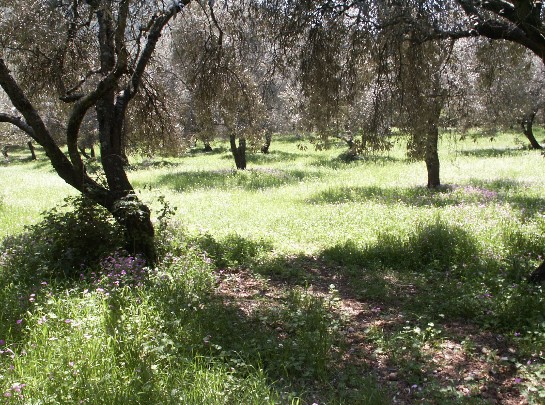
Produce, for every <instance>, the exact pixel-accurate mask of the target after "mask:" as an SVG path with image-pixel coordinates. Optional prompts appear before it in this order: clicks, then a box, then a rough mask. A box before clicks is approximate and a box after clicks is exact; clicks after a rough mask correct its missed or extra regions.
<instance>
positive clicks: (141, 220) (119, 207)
mask: <svg viewBox="0 0 545 405" xmlns="http://www.w3.org/2000/svg"><path fill="white" fill-rule="evenodd" d="M112 214H113V216H114V218H115V219H116V220H117V221H118V222H119V223H120V224H121V225H123V227H124V228H125V240H126V249H127V251H128V252H129V253H130V254H134V255H136V254H140V255H144V257H145V259H146V261H147V262H148V264H153V263H155V261H156V259H157V257H156V251H155V243H154V229H153V224H152V223H151V213H150V209H149V208H148V207H147V206H146V205H145V204H144V203H142V202H141V201H140V200H138V198H137V197H136V196H135V195H134V194H132V195H128V196H126V197H124V198H122V199H120V200H118V201H117V202H116V203H114V206H113V209H112Z"/></svg>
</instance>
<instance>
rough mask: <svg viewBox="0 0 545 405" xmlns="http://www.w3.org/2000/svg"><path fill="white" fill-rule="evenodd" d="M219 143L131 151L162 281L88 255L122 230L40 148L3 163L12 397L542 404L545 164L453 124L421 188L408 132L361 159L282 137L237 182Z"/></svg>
mask: <svg viewBox="0 0 545 405" xmlns="http://www.w3.org/2000/svg"><path fill="white" fill-rule="evenodd" d="M541 137H543V133H539V134H538V139H540V138H541ZM214 146H215V149H214V151H213V152H211V153H203V152H201V151H199V150H197V149H195V150H191V151H189V152H188V153H187V154H185V155H183V156H181V157H176V158H166V157H165V158H162V157H144V156H132V157H131V167H130V169H129V175H130V178H131V181H132V183H133V185H134V186H135V188H136V189H137V190H138V193H139V195H140V196H141V198H142V199H143V200H145V201H146V202H148V203H149V204H150V206H151V207H152V208H153V210H154V212H155V219H156V227H157V231H158V232H157V244H158V249H159V251H160V253H161V260H160V261H159V263H158V265H157V266H156V267H154V268H148V267H146V266H145V263H143V262H142V261H141V260H139V259H138V258H131V257H127V256H126V255H123V254H122V253H119V252H115V251H111V252H108V253H109V254H107V255H104V257H100V258H96V260H95V261H94V262H91V261H90V262H88V263H87V262H86V263H80V262H78V260H79V259H80V257H82V255H83V253H82V252H85V251H86V250H90V249H89V248H90V247H91V246H94V245H90V244H89V243H87V242H86V243H87V244H83V245H78V241H80V240H83V241H85V240H86V239H85V238H86V237H88V236H89V235H95V236H96V240H97V242H96V243H99V242H100V241H101V240H102V239H103V236H101V235H108V234H110V235H113V236H112V238H114V239H115V234H116V232H117V230H116V228H115V225H113V224H112V223H111V221H109V220H108V218H106V217H105V216H104V214H103V213H98V214H96V213H95V214H96V215H98V216H99V217H100V218H101V219H100V220H101V221H102V222H100V223H101V224H102V227H97V226H96V223H94V222H92V221H91V222H85V221H87V219H85V218H87V217H85V216H84V217H79V216H77V215H75V214H70V211H69V206H71V205H74V204H75V203H73V202H72V203H68V204H66V203H65V205H68V207H62V204H63V200H64V199H65V198H66V197H70V196H72V197H73V196H75V195H76V193H75V192H74V191H73V190H71V189H70V187H69V186H67V185H66V184H64V183H63V181H62V180H61V179H59V178H58V176H56V175H55V174H54V173H53V171H52V169H51V168H50V166H49V164H48V163H47V160H46V158H45V156H44V155H43V154H40V151H39V150H38V157H39V160H38V161H30V160H29V159H28V158H27V153H26V151H25V150H23V149H21V150H15V151H13V152H12V154H11V159H10V161H9V162H3V163H0V238H2V239H5V242H4V244H3V248H2V250H3V252H2V256H1V258H0V302H2V307H1V308H0V395H1V398H2V400H4V401H5V402H6V403H22V404H54V403H60V404H62V403H82V404H84V403H89V404H101V403H104V404H127V403H134V404H136V403H139V404H147V403H154V404H155V403H157V404H159V403H160V404H181V403H183V404H238V403H240V404H309V405H310V404H320V405H321V404H373V405H374V404H389V403H428V404H448V403H452V404H464V403H465V404H491V403H502V404H520V403H545V296H544V291H543V286H539V285H531V284H529V283H528V282H527V281H526V278H527V276H528V275H529V274H530V273H531V271H532V270H533V269H534V268H535V267H536V266H537V265H538V264H539V263H541V261H542V260H543V259H544V258H545V182H544V181H543V173H542V166H543V159H544V157H543V156H542V154H541V153H540V151H532V150H528V149H527V148H525V147H524V145H523V143H522V142H521V141H520V140H519V139H517V137H516V136H515V135H513V134H502V135H500V136H497V137H496V138H494V139H493V140H491V139H490V138H488V137H480V136H478V134H477V135H475V137H468V138H467V139H464V140H460V138H459V136H457V135H456V134H450V133H445V134H443V135H442V140H441V145H440V146H441V149H440V158H441V178H442V182H443V183H444V185H443V186H442V187H441V188H440V189H438V190H428V189H426V188H425V187H424V185H425V181H426V172H425V165H424V164H423V163H422V162H411V161H408V160H407V159H406V157H405V154H404V148H405V142H404V140H403V139H402V138H399V139H397V140H396V142H395V144H394V148H393V149H392V150H391V151H389V152H387V153H383V154H378V155H373V156H366V157H362V158H360V159H355V160H354V159H346V155H345V153H344V152H345V149H346V148H345V146H344V145H343V144H342V143H339V144H337V143H333V144H332V146H331V148H329V149H327V150H320V151H317V150H315V149H314V147H313V145H311V144H310V143H308V142H307V141H305V140H304V139H298V138H295V137H290V136H285V137H275V138H273V142H272V145H271V152H270V153H269V154H266V155H265V154H261V153H251V154H250V155H249V156H248V160H249V165H248V167H249V169H248V170H246V171H238V172H237V171H236V170H233V167H234V162H233V159H232V156H231V154H230V152H229V150H228V148H227V144H225V143H221V142H218V143H216V144H215V145H214ZM59 205H61V208H58V209H57V211H55V212H53V213H51V212H50V213H45V212H44V211H46V210H50V209H51V208H52V207H54V206H59ZM76 205H77V204H76ZM85 209H87V210H89V208H85ZM67 210H68V211H67ZM91 211H92V209H91ZM86 212H87V211H86ZM93 212H94V211H93ZM95 214H93V215H95ZM82 218H84V219H82ZM82 221H83V222H84V225H85V227H84V228H81V229H85V230H86V231H85V232H87V234H83V235H82V234H78V232H82V231H81V229H80V230H79V231H78V227H79V225H78V224H82ZM67 224H68V225H67ZM71 224H72V225H71ZM73 224H76V225H78V226H75V225H74V226H73ZM85 235H86V236H85ZM97 235H98V236H97ZM84 236H85V237H84ZM104 249H107V247H105V248H104ZM104 251H105V252H106V251H107V250H104ZM89 263H92V264H91V265H89Z"/></svg>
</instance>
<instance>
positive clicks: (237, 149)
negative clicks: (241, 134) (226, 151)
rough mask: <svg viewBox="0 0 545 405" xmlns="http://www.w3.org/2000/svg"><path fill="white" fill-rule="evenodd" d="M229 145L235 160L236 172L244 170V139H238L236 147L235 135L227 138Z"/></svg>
mask: <svg viewBox="0 0 545 405" xmlns="http://www.w3.org/2000/svg"><path fill="white" fill-rule="evenodd" d="M229 141H230V144H231V153H232V154H233V157H234V158H235V165H236V167H237V169H238V170H245V169H246V139H245V138H240V139H239V141H238V146H237V139H236V137H235V135H231V136H229Z"/></svg>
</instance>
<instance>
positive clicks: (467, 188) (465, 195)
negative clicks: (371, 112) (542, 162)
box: [306, 179, 545, 215]
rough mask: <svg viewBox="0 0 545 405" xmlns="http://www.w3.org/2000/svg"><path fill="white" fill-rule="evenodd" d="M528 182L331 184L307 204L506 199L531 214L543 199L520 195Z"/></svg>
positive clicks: (412, 203) (450, 202)
mask: <svg viewBox="0 0 545 405" xmlns="http://www.w3.org/2000/svg"><path fill="white" fill-rule="evenodd" d="M527 188H528V186H527V185H526V184H525V183H524V182H520V181H515V180H503V179H501V180H494V181H483V180H477V179H471V180H470V181H469V184H468V185H463V186H454V185H445V186H442V187H441V188H439V189H436V190H430V189H427V188H425V187H413V188H401V187H394V188H386V187H379V186H368V187H359V186H353V187H337V188H330V189H327V190H324V191H321V192H319V193H316V194H315V195H314V196H312V197H310V198H308V199H307V200H306V201H307V202H308V203H310V204H344V203H363V202H366V201H374V202H378V203H383V204H399V203H401V204H406V205H410V206H416V207H425V206H430V207H447V206H452V205H463V204H478V205H483V204H488V203H494V202H508V203H510V204H512V205H514V206H516V207H517V208H519V209H521V210H525V211H526V213H527V214H530V215H533V214H536V213H538V212H540V211H542V210H543V209H542V207H545V199H544V198H540V197H533V196H524V195H521V192H522V191H524V190H525V189H527Z"/></svg>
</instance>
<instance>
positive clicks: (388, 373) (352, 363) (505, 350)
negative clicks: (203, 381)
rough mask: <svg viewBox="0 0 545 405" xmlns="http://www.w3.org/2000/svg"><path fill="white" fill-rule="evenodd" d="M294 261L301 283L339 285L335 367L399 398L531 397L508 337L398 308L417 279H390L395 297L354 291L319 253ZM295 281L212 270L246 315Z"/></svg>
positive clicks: (323, 291) (471, 400)
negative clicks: (338, 361)
mask: <svg viewBox="0 0 545 405" xmlns="http://www.w3.org/2000/svg"><path fill="white" fill-rule="evenodd" d="M298 265H299V266H301V267H302V269H304V270H305V271H306V273H307V274H309V275H310V278H307V279H306V280H305V281H304V283H305V284H307V283H308V284H307V285H308V289H309V291H310V292H311V293H312V294H314V295H317V296H325V295H328V294H330V293H331V284H332V283H334V285H335V288H336V290H337V291H338V294H339V298H340V300H339V306H338V307H337V308H336V311H338V316H339V318H342V319H343V320H344V322H343V325H344V326H343V330H342V335H343V341H344V344H345V346H344V347H343V350H342V351H343V353H342V360H343V363H344V364H342V365H339V372H343V371H341V370H346V369H349V368H350V369H352V372H354V370H355V372H357V373H360V374H362V375H363V374H369V373H370V374H371V375H373V376H374V378H375V379H376V381H377V382H378V383H379V385H380V386H382V387H384V388H386V389H387V391H388V393H389V394H388V395H389V397H390V399H391V402H392V403H396V404H412V403H441V404H443V403H467V404H479V403H483V404H526V403H528V402H527V400H526V399H525V398H524V397H523V396H522V394H521V391H520V384H519V383H520V379H519V378H518V377H517V369H516V367H515V365H514V359H513V356H514V352H515V349H514V348H513V347H511V346H510V345H509V343H508V339H506V337H504V336H502V335H494V334H492V333H491V332H488V331H483V330H480V329H479V328H478V327H477V326H475V325H471V324H466V323H464V322H461V321H445V322H443V323H441V324H433V323H428V327H427V328H426V329H423V328H421V327H420V328H419V327H417V326H414V319H412V318H411V317H410V316H407V315H406V314H405V313H404V311H403V306H404V302H405V301H406V300H408V299H410V297H411V296H413V295H415V294H418V291H416V290H415V286H414V285H410V284H409V285H407V284H406V285H402V284H400V283H397V282H396V281H395V280H390V282H393V283H394V284H396V283H397V284H398V285H397V286H396V289H397V295H398V296H399V297H400V298H399V301H398V302H397V303H395V302H389V303H387V302H382V301H374V300H372V299H356V298H354V297H355V296H358V293H357V291H354V288H353V286H352V285H351V284H352V283H350V280H349V279H347V278H343V277H338V276H337V272H336V271H334V270H335V269H332V268H330V267H328V266H327V264H326V263H324V262H323V261H321V260H319V259H317V258H307V259H306V260H305V261H304V262H301V261H299V262H298ZM295 284H298V283H297V282H295ZM294 286H295V285H294V284H293V283H292V282H288V281H286V279H285V278H282V277H280V278H278V277H275V276H274V275H273V276H272V277H264V276H263V275H259V274H256V273H253V272H252V271H251V270H248V269H238V270H222V271H219V272H218V273H217V291H218V293H219V294H220V295H222V296H223V297H224V298H225V299H226V300H227V301H228V302H230V303H231V304H235V305H236V306H238V307H239V308H240V310H241V311H243V312H244V313H245V314H246V315H248V316H251V314H252V313H253V312H255V311H256V310H257V308H258V307H259V306H275V305H277V304H278V302H279V301H281V300H282V299H283V297H284V296H285V293H286V291H288V290H290V289H291V288H293V287H294ZM400 331H401V332H400ZM331 383H332V384H335V382H334V381H333V382H331ZM348 388H350V385H348ZM343 389H346V387H344V388H343ZM353 389H357V387H354V388H353Z"/></svg>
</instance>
